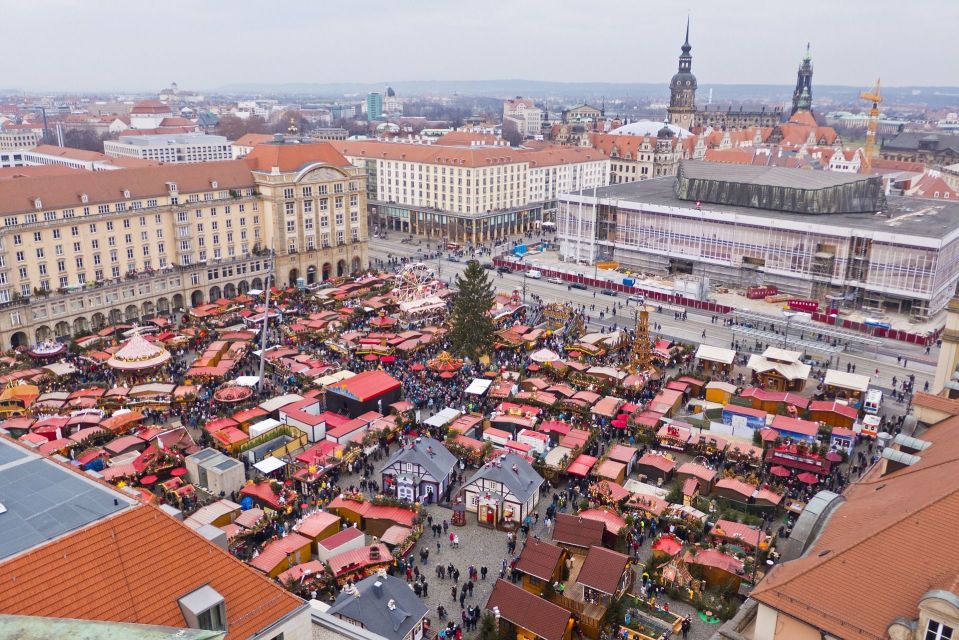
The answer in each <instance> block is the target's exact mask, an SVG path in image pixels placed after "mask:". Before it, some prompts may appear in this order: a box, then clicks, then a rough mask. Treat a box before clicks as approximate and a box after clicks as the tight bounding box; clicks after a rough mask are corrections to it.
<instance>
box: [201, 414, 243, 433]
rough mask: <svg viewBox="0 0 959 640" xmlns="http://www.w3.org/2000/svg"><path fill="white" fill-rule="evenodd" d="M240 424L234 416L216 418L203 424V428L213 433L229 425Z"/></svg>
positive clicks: (235, 425)
mask: <svg viewBox="0 0 959 640" xmlns="http://www.w3.org/2000/svg"><path fill="white" fill-rule="evenodd" d="M238 425H239V423H238V422H237V421H236V420H234V419H233V418H214V419H213V420H210V421H209V422H207V423H206V424H205V425H203V428H204V429H206V430H207V431H208V432H209V433H211V434H212V433H216V432H217V431H222V430H223V429H226V428H227V427H237V426H238Z"/></svg>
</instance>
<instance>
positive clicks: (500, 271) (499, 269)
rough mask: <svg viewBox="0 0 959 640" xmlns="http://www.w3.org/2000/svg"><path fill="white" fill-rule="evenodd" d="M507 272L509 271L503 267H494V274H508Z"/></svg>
mask: <svg viewBox="0 0 959 640" xmlns="http://www.w3.org/2000/svg"><path fill="white" fill-rule="evenodd" d="M509 271H510V269H509V267H503V266H500V267H496V273H509Z"/></svg>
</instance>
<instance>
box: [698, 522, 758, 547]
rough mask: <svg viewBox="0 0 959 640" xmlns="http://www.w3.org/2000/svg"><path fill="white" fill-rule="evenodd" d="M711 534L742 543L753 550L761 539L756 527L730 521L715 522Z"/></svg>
mask: <svg viewBox="0 0 959 640" xmlns="http://www.w3.org/2000/svg"><path fill="white" fill-rule="evenodd" d="M711 533H712V535H714V536H718V537H720V538H725V539H727V540H734V541H738V542H742V543H744V544H747V545H749V546H750V547H752V548H753V549H755V548H757V547H758V546H759V543H760V542H761V541H762V537H763V534H762V531H760V530H759V529H757V528H756V527H750V526H749V525H748V524H743V523H741V522H735V521H732V520H717V521H716V524H715V525H714V526H713V530H712V532H711Z"/></svg>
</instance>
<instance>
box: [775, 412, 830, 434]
mask: <svg viewBox="0 0 959 640" xmlns="http://www.w3.org/2000/svg"><path fill="white" fill-rule="evenodd" d="M771 426H772V428H773V429H775V430H776V431H778V432H780V433H787V434H790V433H796V434H799V435H803V436H809V437H814V436H816V435H817V434H818V433H819V424H818V423H816V422H813V421H812V420H803V419H802V418H792V417H790V416H775V417H774V418H773V422H772V425H771Z"/></svg>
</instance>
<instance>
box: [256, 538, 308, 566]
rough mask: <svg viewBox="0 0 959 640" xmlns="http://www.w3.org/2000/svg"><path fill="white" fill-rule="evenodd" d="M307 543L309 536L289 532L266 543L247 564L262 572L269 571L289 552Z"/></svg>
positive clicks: (282, 560)
mask: <svg viewBox="0 0 959 640" xmlns="http://www.w3.org/2000/svg"><path fill="white" fill-rule="evenodd" d="M308 544H310V539H309V538H304V537H303V536H301V535H299V534H298V533H291V534H289V535H287V536H284V537H282V538H279V539H277V540H275V541H273V542H271V543H269V544H267V545H266V546H265V547H264V548H263V550H262V551H260V554H259V555H258V556H257V557H255V558H253V559H252V560H250V561H249V565H250V566H251V567H253V568H255V569H259V570H260V571H262V572H263V573H269V572H270V571H272V570H273V569H275V568H276V567H277V565H279V564H280V563H281V562H285V561H286V558H287V556H289V555H290V554H291V553H293V552H294V551H297V550H298V549H302V548H303V547H305V546H306V545H308Z"/></svg>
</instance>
